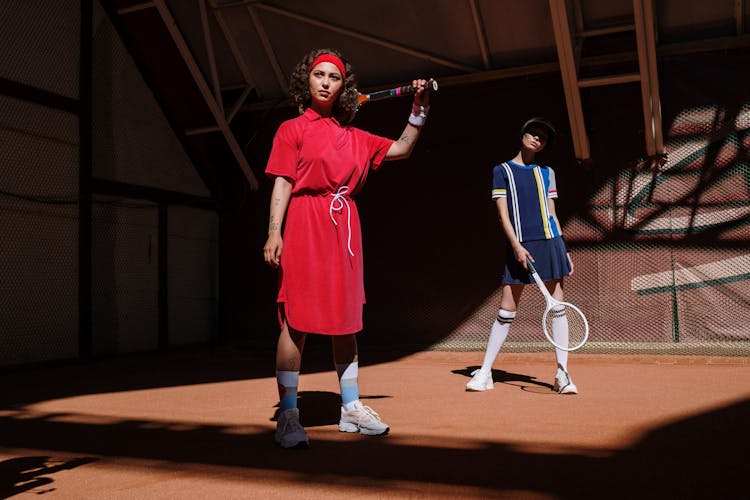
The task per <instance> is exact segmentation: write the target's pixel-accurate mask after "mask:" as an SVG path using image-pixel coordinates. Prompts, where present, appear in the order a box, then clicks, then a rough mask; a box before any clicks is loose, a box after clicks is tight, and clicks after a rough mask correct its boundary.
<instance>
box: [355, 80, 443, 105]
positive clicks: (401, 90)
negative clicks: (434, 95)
mask: <svg viewBox="0 0 750 500" xmlns="http://www.w3.org/2000/svg"><path fill="white" fill-rule="evenodd" d="M425 89H426V90H427V91H428V92H429V91H433V90H437V89H438V83H437V81H436V80H433V79H432V78H430V79H429V80H427V83H426V84H425ZM416 91H417V88H416V87H412V86H411V85H404V86H403V87H396V88H392V89H387V90H378V91H377V92H372V93H370V94H359V95H358V96H357V107H359V106H362V105H363V104H364V103H366V102H370V101H380V100H382V99H388V98H390V97H398V96H401V95H408V94H413V93H414V92H416Z"/></svg>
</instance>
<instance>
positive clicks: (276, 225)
mask: <svg viewBox="0 0 750 500" xmlns="http://www.w3.org/2000/svg"><path fill="white" fill-rule="evenodd" d="M268 229H270V230H271V231H277V230H278V229H279V223H278V222H271V224H269V226H268Z"/></svg>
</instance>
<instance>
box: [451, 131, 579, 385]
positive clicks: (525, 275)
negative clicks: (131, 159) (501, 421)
mask: <svg viewBox="0 0 750 500" xmlns="http://www.w3.org/2000/svg"><path fill="white" fill-rule="evenodd" d="M555 135H556V130H555V127H554V125H552V123H551V122H550V121H549V120H547V119H545V118H540V117H536V118H531V119H530V120H528V121H527V122H526V123H524V125H523V127H522V128H521V148H520V150H519V151H518V154H517V155H516V156H515V157H514V158H513V159H512V160H510V161H507V162H505V163H502V164H500V165H497V166H496V167H495V168H494V169H493V172H492V199H493V200H495V203H497V210H498V214H499V216H500V225H501V226H502V229H503V233H504V234H505V237H506V240H507V247H506V256H505V270H504V273H503V284H502V295H501V300H500V311H499V312H498V315H497V318H496V319H495V321H494V323H493V325H492V330H491V331H490V338H489V340H488V342H487V349H486V351H485V354H484V362H483V363H482V367H481V368H480V369H478V370H476V371H474V372H473V373H472V375H473V377H472V379H471V380H470V381H469V382H468V383H467V384H466V390H467V391H486V390H489V389H492V388H493V387H494V386H493V380H492V365H493V363H494V362H495V358H497V355H498V353H499V352H500V348H501V347H502V346H503V343H504V342H505V339H506V338H507V336H508V330H509V329H510V325H511V323H512V322H513V319H514V318H515V316H516V311H517V309H518V304H519V301H520V298H521V293H522V292H523V289H524V287H525V285H527V284H529V283H532V281H531V277H530V275H529V270H528V268H527V266H526V259H527V258H528V259H529V260H531V262H533V263H534V267H536V270H537V272H538V273H539V276H540V277H541V278H542V281H544V283H545V285H546V287H547V289H548V290H549V292H550V294H551V295H552V297H554V298H555V299H557V300H559V301H563V278H564V277H565V276H568V275H570V274H572V273H573V261H572V260H571V257H570V253H568V251H567V248H566V246H565V241H564V240H563V238H562V233H561V228H560V222H559V221H558V220H557V214H556V212H555V199H557V183H556V180H555V172H554V170H552V168H550V167H547V166H540V165H538V164H536V163H535V158H536V155H537V154H538V153H539V152H541V151H542V150H543V149H544V148H545V147H547V146H550V145H551V144H552V143H553V142H554V139H555ZM553 330H554V332H553V335H555V338H556V340H560V341H561V342H562V341H563V339H565V337H566V336H567V334H568V332H567V328H565V327H559V328H554V327H553ZM563 343H564V342H563ZM555 357H556V360H557V372H556V373H555V383H554V390H555V391H556V392H558V393H560V394H577V393H578V388H577V387H576V386H575V384H573V381H572V380H571V378H570V375H569V374H568V352H567V351H564V350H562V349H555Z"/></svg>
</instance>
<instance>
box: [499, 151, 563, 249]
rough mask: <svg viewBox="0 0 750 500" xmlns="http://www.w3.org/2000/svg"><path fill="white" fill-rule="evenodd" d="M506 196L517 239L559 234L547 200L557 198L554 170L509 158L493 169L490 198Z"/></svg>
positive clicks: (545, 237)
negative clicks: (520, 163) (509, 159)
mask: <svg viewBox="0 0 750 500" xmlns="http://www.w3.org/2000/svg"><path fill="white" fill-rule="evenodd" d="M497 198H507V199H508V212H509V214H510V222H511V224H512V225H513V230H514V231H515V232H516V237H517V238H518V241H521V242H522V241H534V240H549V239H552V238H556V237H558V236H560V229H559V228H558V227H557V224H556V222H555V219H554V217H552V214H550V212H549V206H548V205H547V199H549V198H557V183H556V182H555V171H554V170H552V168H550V167H541V166H539V165H526V166H525V165H519V164H517V163H514V162H512V161H508V162H505V163H502V164H500V165H497V166H496V167H495V168H494V169H492V199H493V200H495V199H497Z"/></svg>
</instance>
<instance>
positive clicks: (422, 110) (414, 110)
mask: <svg viewBox="0 0 750 500" xmlns="http://www.w3.org/2000/svg"><path fill="white" fill-rule="evenodd" d="M429 111H430V106H429V105H427V106H420V105H419V104H417V103H414V104H413V105H412V107H411V114H410V115H409V123H410V124H412V125H414V126H415V127H421V126H422V125H424V122H425V121H426V120H427V113H428V112H429Z"/></svg>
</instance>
